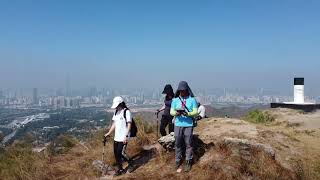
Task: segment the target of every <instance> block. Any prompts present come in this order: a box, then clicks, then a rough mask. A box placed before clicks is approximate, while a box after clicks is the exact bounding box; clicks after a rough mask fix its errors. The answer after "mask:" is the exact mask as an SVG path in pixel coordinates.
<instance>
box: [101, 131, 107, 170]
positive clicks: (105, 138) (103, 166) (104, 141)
mask: <svg viewBox="0 0 320 180" xmlns="http://www.w3.org/2000/svg"><path fill="white" fill-rule="evenodd" d="M102 143H103V147H102V163H103V165H102V174H104V170H105V165H106V163H105V162H104V154H105V147H106V143H107V137H105V136H103V141H102Z"/></svg>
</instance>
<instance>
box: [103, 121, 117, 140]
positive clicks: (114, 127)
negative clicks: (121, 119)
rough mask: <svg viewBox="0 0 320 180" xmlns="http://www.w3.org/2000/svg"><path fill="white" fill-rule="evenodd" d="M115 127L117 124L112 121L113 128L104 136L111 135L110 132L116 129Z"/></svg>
mask: <svg viewBox="0 0 320 180" xmlns="http://www.w3.org/2000/svg"><path fill="white" fill-rule="evenodd" d="M115 127H116V126H115V122H114V121H112V125H111V128H110V129H109V131H108V133H107V134H105V135H104V137H108V136H110V134H111V133H112V132H113V131H114V129H115Z"/></svg>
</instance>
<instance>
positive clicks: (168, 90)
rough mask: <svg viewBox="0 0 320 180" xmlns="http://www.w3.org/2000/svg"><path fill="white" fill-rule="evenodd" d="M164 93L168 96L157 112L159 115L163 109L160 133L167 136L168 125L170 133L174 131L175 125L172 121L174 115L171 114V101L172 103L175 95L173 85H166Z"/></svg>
mask: <svg viewBox="0 0 320 180" xmlns="http://www.w3.org/2000/svg"><path fill="white" fill-rule="evenodd" d="M162 94H165V95H166V97H165V99H164V104H163V106H162V107H161V108H160V109H158V110H157V112H156V114H157V116H158V114H159V113H160V112H162V111H163V115H162V118H161V122H160V134H161V136H166V135H167V132H166V127H167V126H169V134H170V133H171V132H173V131H174V125H173V123H172V119H173V116H171V114H170V109H171V103H172V99H173V97H174V92H173V89H172V86H171V85H170V84H167V85H166V86H165V87H164V89H163V92H162Z"/></svg>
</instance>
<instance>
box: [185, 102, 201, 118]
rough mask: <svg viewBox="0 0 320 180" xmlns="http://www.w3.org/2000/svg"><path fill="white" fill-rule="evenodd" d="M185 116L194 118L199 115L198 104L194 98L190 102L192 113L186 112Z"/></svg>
mask: <svg viewBox="0 0 320 180" xmlns="http://www.w3.org/2000/svg"><path fill="white" fill-rule="evenodd" d="M187 114H188V116H190V117H195V116H197V115H198V114H199V113H198V103H197V101H196V100H195V99H194V98H193V100H192V111H191V112H188V113H187Z"/></svg>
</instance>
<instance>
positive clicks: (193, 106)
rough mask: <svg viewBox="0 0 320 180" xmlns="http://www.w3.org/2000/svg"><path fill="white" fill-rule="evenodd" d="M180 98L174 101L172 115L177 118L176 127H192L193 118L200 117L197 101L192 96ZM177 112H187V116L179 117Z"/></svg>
mask: <svg viewBox="0 0 320 180" xmlns="http://www.w3.org/2000/svg"><path fill="white" fill-rule="evenodd" d="M180 98H181V100H180ZM180 98H179V97H178V98H174V99H173V100H172V103H171V110H170V114H171V115H172V116H175V126H179V127H192V126H193V117H194V116H197V115H198V104H197V101H196V99H195V98H194V97H191V96H189V97H188V98H183V97H180ZM177 110H185V112H187V116H177ZM188 110H189V111H190V112H189V111H188Z"/></svg>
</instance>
